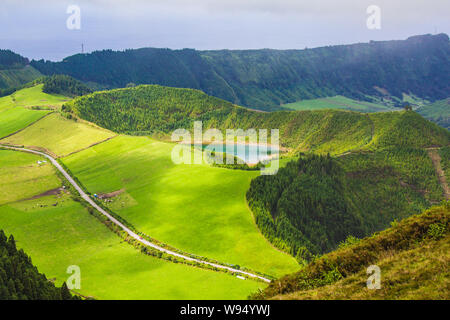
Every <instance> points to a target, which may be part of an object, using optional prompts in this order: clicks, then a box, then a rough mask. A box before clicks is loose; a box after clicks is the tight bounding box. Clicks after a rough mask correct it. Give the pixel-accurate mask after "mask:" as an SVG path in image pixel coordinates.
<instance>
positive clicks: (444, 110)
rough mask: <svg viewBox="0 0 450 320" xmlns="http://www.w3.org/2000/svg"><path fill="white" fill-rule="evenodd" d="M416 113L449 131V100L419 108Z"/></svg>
mask: <svg viewBox="0 0 450 320" xmlns="http://www.w3.org/2000/svg"><path fill="white" fill-rule="evenodd" d="M417 112H418V113H419V114H421V115H422V116H423V117H424V118H426V119H428V120H430V121H433V122H435V123H437V124H438V125H440V126H441V127H444V128H447V129H450V98H447V99H444V100H439V101H436V102H435V103H432V104H429V105H426V106H423V107H420V108H419V109H418V110H417Z"/></svg>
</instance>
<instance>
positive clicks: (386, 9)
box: [0, 0, 450, 60]
mask: <svg viewBox="0 0 450 320" xmlns="http://www.w3.org/2000/svg"><path fill="white" fill-rule="evenodd" d="M70 5H77V6H78V7H79V8H80V10H81V29H79V30H69V29H68V28H67V24H66V22H67V19H68V18H69V16H70V14H67V8H68V7H69V6H70ZM370 5H377V6H378V7H379V8H380V9H381V29H379V30H370V29H368V28H367V24H366V21H367V19H368V17H369V14H367V12H366V11H367V8H368V7H369V6H370ZM449 12H450V1H447V0H408V1H404V0H309V1H304V0H0V48H2V49H11V50H13V51H15V52H18V53H20V54H22V55H24V56H26V57H29V58H34V59H41V58H44V59H50V60H60V59H62V58H64V57H66V56H69V55H72V54H75V53H79V52H80V51H81V44H82V43H83V44H84V47H85V51H87V52H90V51H94V50H99V49H115V50H121V49H127V48H140V47H164V48H173V49H178V48H195V49H258V48H275V49H303V48H305V47H308V48H312V47H318V46H325V45H334V44H348V43H355V42H368V41H370V40H391V39H405V38H407V37H409V36H411V35H417V34H426V33H435V32H436V31H437V32H439V33H441V32H444V33H447V34H449V33H450V19H448V13H449Z"/></svg>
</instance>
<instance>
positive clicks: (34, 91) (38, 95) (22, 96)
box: [0, 84, 70, 111]
mask: <svg viewBox="0 0 450 320" xmlns="http://www.w3.org/2000/svg"><path fill="white" fill-rule="evenodd" d="M43 86H44V85H43V84H38V85H35V86H31V87H27V88H24V89H21V90H19V91H16V92H14V93H13V94H11V95H9V96H5V97H2V98H0V111H3V110H6V109H9V108H13V107H25V108H28V109H54V108H57V107H60V106H61V105H62V104H63V103H64V102H66V101H68V100H70V98H68V97H65V96H62V95H56V94H46V93H44V92H42V88H43Z"/></svg>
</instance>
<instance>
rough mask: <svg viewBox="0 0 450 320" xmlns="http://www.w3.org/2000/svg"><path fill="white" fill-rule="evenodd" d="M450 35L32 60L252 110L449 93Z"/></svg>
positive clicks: (79, 75)
mask: <svg viewBox="0 0 450 320" xmlns="http://www.w3.org/2000/svg"><path fill="white" fill-rule="evenodd" d="M449 49H450V47H449V38H448V36H447V35H446V34H439V35H422V36H415V37H410V38H408V39H407V40H403V41H381V42H375V41H372V42H370V43H360V44H354V45H342V46H330V47H323V48H315V49H305V50H270V49H264V50H236V51H233V50H222V51H196V50H192V49H184V50H170V49H156V48H143V49H137V50H126V51H122V52H116V51H112V50H104V51H98V52H93V53H91V54H78V55H74V56H71V57H67V58H65V59H64V60H63V61H61V62H50V61H43V60H40V61H32V62H31V65H32V66H33V67H34V68H36V69H37V70H39V71H40V72H41V73H43V74H45V75H53V74H67V75H70V76H72V77H74V78H76V79H78V80H81V81H84V82H93V83H97V84H98V86H103V87H108V88H118V87H125V86H126V85H128V84H129V83H135V84H159V85H163V86H172V87H180V88H193V89H200V90H202V91H204V92H206V93H207V94H209V95H213V96H216V97H219V98H222V99H225V100H228V101H230V102H232V103H235V104H239V105H243V106H246V107H250V108H254V109H261V110H275V109H277V108H279V106H280V105H283V104H286V103H293V102H296V101H300V100H305V99H314V98H322V97H333V96H336V95H342V96H346V97H348V98H354V99H358V100H363V101H364V100H365V101H368V100H372V98H371V96H375V97H378V99H381V98H383V99H388V100H392V99H393V100H394V103H396V104H400V103H401V101H402V100H403V94H412V95H415V96H417V97H418V98H422V99H427V100H430V101H435V100H439V99H445V98H447V97H448V92H449V87H448V84H449V83H450V78H449V77H450V76H449V74H450V70H449V64H448V61H449V59H450V50H449Z"/></svg>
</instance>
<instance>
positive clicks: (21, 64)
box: [0, 49, 41, 97]
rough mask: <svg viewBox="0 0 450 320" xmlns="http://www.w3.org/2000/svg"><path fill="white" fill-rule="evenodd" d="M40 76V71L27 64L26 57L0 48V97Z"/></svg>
mask: <svg viewBox="0 0 450 320" xmlns="http://www.w3.org/2000/svg"><path fill="white" fill-rule="evenodd" d="M40 76H41V73H40V72H39V71H37V70H36V69H34V68H33V67H31V66H30V65H29V61H28V59H27V58H24V57H22V56H20V55H18V54H16V53H14V52H12V51H10V50H1V49H0V97H3V96H6V95H9V94H11V93H13V92H14V91H16V90H18V89H19V88H21V87H22V86H23V85H24V84H26V83H28V82H30V81H33V80H35V79H37V78H38V77H40Z"/></svg>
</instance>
